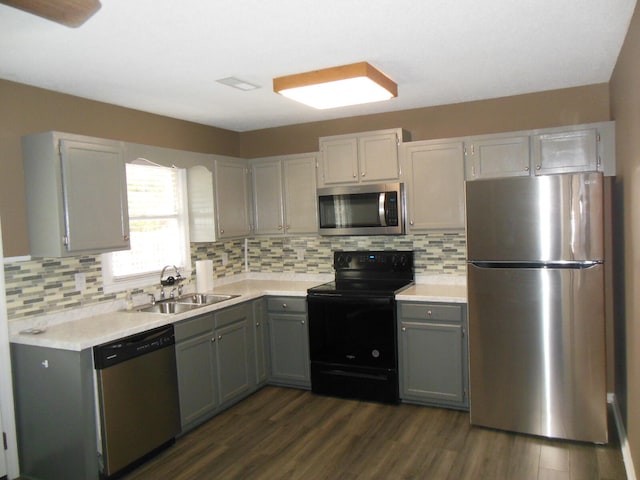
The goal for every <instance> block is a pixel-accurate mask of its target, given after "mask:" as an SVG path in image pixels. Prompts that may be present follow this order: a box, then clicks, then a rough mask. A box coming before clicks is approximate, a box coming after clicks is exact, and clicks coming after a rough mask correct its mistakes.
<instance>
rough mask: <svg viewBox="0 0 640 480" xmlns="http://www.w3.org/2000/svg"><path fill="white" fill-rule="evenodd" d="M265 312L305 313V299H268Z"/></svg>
mask: <svg viewBox="0 0 640 480" xmlns="http://www.w3.org/2000/svg"><path fill="white" fill-rule="evenodd" d="M267 310H268V311H270V312H280V313H283V312H296V313H298V312H306V311H307V298H306V297H270V298H268V299H267Z"/></svg>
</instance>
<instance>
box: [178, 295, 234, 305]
mask: <svg viewBox="0 0 640 480" xmlns="http://www.w3.org/2000/svg"><path fill="white" fill-rule="evenodd" d="M235 297H239V295H210V294H207V293H191V294H189V295H183V296H181V297H178V298H176V300H175V301H176V302H177V303H180V304H185V305H211V304H214V303H220V302H224V301H225V300H229V299H231V298H235Z"/></svg>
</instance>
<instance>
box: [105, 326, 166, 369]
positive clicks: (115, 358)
mask: <svg viewBox="0 0 640 480" xmlns="http://www.w3.org/2000/svg"><path fill="white" fill-rule="evenodd" d="M175 343H176V340H175V335H174V331H173V325H166V326H164V327H158V328H154V329H153V330H147V331H144V332H142V333H137V334H135V335H130V336H128V337H124V338H120V339H118V340H115V341H113V342H108V343H103V344H102V345H97V346H95V347H93V361H94V366H95V369H96V370H102V369H105V368H109V367H112V366H113V365H117V364H118V363H121V362H124V361H126V360H129V359H132V358H135V357H138V356H140V355H146V354H147V353H151V352H153V351H155V350H159V349H161V348H166V347H169V346H172V345H174V344H175Z"/></svg>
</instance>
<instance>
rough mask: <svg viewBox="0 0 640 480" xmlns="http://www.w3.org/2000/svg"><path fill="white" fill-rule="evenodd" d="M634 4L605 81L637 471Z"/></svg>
mask: <svg viewBox="0 0 640 480" xmlns="http://www.w3.org/2000/svg"><path fill="white" fill-rule="evenodd" d="M638 58H640V4H638V5H637V6H636V10H635V13H634V16H633V18H632V20H631V25H630V27H629V32H628V33H627V37H626V39H625V42H624V45H623V47H622V50H621V52H620V56H619V57H618V62H617V64H616V67H615V69H614V72H613V76H612V77H611V82H610V92H611V113H612V119H614V120H615V121H616V159H617V163H618V169H617V176H616V185H615V188H616V200H617V203H616V204H615V206H614V208H615V215H616V218H615V220H617V222H616V225H615V235H614V239H615V242H616V246H617V247H618V249H617V252H616V253H617V259H616V266H617V267H618V268H616V275H617V278H616V280H617V281H616V284H617V286H620V287H622V288H619V291H618V292H617V294H616V332H617V338H616V341H617V346H616V357H617V358H616V383H617V385H616V396H617V398H618V401H619V402H620V404H621V407H622V410H623V415H624V417H625V418H626V430H627V435H628V438H629V448H630V450H631V456H632V458H633V463H634V469H635V471H636V472H640V247H639V246H640V88H639V86H640V63H639V62H638Z"/></svg>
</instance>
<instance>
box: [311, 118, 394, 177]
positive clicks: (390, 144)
mask: <svg viewBox="0 0 640 480" xmlns="http://www.w3.org/2000/svg"><path fill="white" fill-rule="evenodd" d="M402 140H403V131H402V129H400V128H395V129H389V130H378V131H374V132H365V133H359V134H350V135H335V136H331V137H322V138H320V161H319V170H318V184H319V186H321V187H323V186H329V185H341V184H353V183H376V182H386V181H393V180H395V181H397V180H398V178H399V176H400V166H399V162H398V146H399V145H400V142H402Z"/></svg>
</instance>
